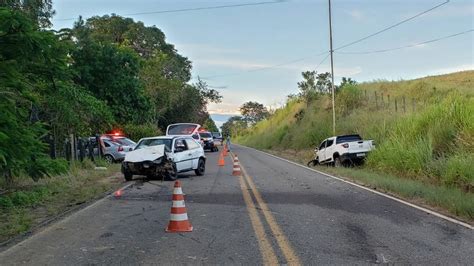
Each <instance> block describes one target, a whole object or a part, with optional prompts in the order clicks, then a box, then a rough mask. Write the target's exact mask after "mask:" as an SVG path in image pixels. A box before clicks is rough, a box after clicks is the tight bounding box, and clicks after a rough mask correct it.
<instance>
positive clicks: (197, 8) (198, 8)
mask: <svg viewBox="0 0 474 266" xmlns="http://www.w3.org/2000/svg"><path fill="white" fill-rule="evenodd" d="M286 1H287V0H275V1H266V2H256V3H244V4H234V5H220V6H207V7H193V8H182V9H170V10H158V11H148V12H139V13H129V14H122V15H123V16H137V15H151V14H164V13H178V12H188V11H200V10H211V9H222V8H233V7H244V6H260V5H271V4H280V3H283V2H286ZM76 19H77V18H60V19H53V20H55V21H67V20H76Z"/></svg>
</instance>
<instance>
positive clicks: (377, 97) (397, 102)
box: [363, 90, 423, 113]
mask: <svg viewBox="0 0 474 266" xmlns="http://www.w3.org/2000/svg"><path fill="white" fill-rule="evenodd" d="M363 97H364V100H365V102H366V103H367V104H368V105H369V106H371V107H372V108H373V109H375V110H389V111H393V112H396V113H399V112H400V113H407V112H416V111H417V110H419V109H420V108H421V107H422V106H423V103H421V102H419V100H417V99H415V98H410V97H407V96H392V95H390V94H389V93H384V92H377V91H374V92H373V93H371V92H367V90H364V95H363Z"/></svg>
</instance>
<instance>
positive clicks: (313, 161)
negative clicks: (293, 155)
mask: <svg viewBox="0 0 474 266" xmlns="http://www.w3.org/2000/svg"><path fill="white" fill-rule="evenodd" d="M318 164H319V161H318V159H314V160H311V161H309V162H308V163H307V165H308V167H311V166H316V165H318Z"/></svg>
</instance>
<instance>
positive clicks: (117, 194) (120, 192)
mask: <svg viewBox="0 0 474 266" xmlns="http://www.w3.org/2000/svg"><path fill="white" fill-rule="evenodd" d="M121 196H122V189H119V190H116V191H115V192H114V197H115V198H120V197H121Z"/></svg>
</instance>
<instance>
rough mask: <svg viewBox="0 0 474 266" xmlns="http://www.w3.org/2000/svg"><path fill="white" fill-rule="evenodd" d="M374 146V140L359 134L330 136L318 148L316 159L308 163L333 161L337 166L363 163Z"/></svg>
mask: <svg viewBox="0 0 474 266" xmlns="http://www.w3.org/2000/svg"><path fill="white" fill-rule="evenodd" d="M374 148H375V143H374V141H373V140H362V138H361V137H360V136H359V135H357V134H354V135H341V136H335V137H330V138H327V139H325V140H324V141H323V142H321V144H320V145H319V147H318V148H316V150H315V153H316V156H315V159H314V160H313V161H311V162H309V163H308V164H310V163H312V164H313V165H316V164H327V163H331V164H334V166H336V167H338V166H346V165H354V164H361V163H363V161H364V159H365V158H366V157H367V154H368V153H369V152H370V151H371V150H373V149H374Z"/></svg>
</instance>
